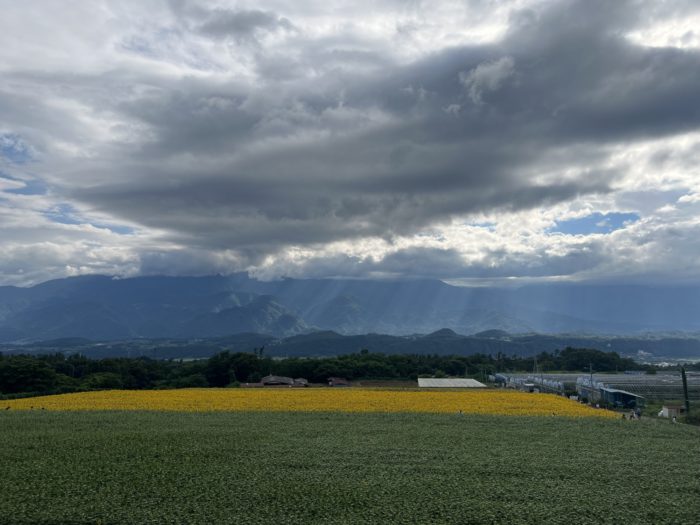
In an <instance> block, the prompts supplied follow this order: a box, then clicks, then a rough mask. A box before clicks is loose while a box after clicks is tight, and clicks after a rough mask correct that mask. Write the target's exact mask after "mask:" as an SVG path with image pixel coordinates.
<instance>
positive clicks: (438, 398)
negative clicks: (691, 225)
mask: <svg viewBox="0 0 700 525" xmlns="http://www.w3.org/2000/svg"><path fill="white" fill-rule="evenodd" d="M4 407H9V408H10V409H13V410H17V409H24V410H27V409H29V410H31V409H39V410H41V409H45V410H165V411H184V412H218V411H222V412H230V411H256V412H257V411H292V412H382V413H384V412H427V413H458V412H461V413H463V414H488V415H520V416H529V415H532V416H568V417H597V418H616V417H618V416H617V415H616V414H615V413H613V412H609V411H605V410H595V409H593V408H590V407H588V406H585V405H582V404H580V403H576V402H573V401H571V400H569V399H566V398H563V397H560V396H555V395H551V394H529V393H525V392H517V391H515V390H505V389H497V390H382V389H360V388H351V389H329V388H309V389H306V388H278V389H242V388H241V389H231V388H192V389H180V390H109V391H101V392H83V393H76V394H62V395H56V396H45V397H35V398H25V399H17V400H12V401H0V408H4Z"/></svg>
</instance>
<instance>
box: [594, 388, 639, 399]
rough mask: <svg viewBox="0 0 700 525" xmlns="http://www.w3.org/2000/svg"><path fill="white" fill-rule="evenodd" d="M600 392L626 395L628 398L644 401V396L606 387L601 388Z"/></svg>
mask: <svg viewBox="0 0 700 525" xmlns="http://www.w3.org/2000/svg"><path fill="white" fill-rule="evenodd" d="M601 390H602V391H604V392H610V393H611V394H627V395H628V396H634V397H641V398H642V399H644V396H640V395H639V394H635V393H634V392H628V391H627V390H619V389H617V388H607V387H603V388H601Z"/></svg>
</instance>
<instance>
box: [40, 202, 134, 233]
mask: <svg viewBox="0 0 700 525" xmlns="http://www.w3.org/2000/svg"><path fill="white" fill-rule="evenodd" d="M44 217H46V218H47V219H49V220H50V221H51V222H55V223H58V224H89V225H90V226H93V227H95V228H100V229H103V230H110V231H111V232H113V233H116V234H119V235H132V234H133V233H134V229H133V228H131V227H129V226H122V225H119V224H109V223H102V222H94V221H89V220H86V219H84V218H83V217H81V216H80V214H79V213H78V211H77V210H76V209H75V208H74V207H73V206H71V205H70V204H67V203H62V204H58V205H57V206H54V207H53V208H51V209H50V210H48V211H45V212H44Z"/></svg>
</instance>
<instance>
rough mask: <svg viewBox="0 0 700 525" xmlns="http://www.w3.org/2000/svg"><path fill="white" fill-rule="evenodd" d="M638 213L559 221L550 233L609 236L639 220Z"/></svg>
mask: <svg viewBox="0 0 700 525" xmlns="http://www.w3.org/2000/svg"><path fill="white" fill-rule="evenodd" d="M639 218H640V217H639V214H637V213H621V212H611V213H605V214H603V213H600V212H596V213H592V214H590V215H587V216H585V217H579V218H576V219H567V220H564V221H557V223H556V224H555V225H554V227H552V228H550V229H549V230H547V231H548V233H564V234H566V235H592V234H595V233H597V234H607V233H612V232H614V231H616V230H621V229H623V228H625V227H626V226H627V225H629V224H632V223H634V222H637V221H638V220H639Z"/></svg>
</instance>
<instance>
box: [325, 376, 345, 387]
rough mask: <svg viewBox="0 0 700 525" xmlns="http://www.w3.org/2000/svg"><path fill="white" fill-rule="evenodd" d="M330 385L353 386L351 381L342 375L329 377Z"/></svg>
mask: <svg viewBox="0 0 700 525" xmlns="http://www.w3.org/2000/svg"><path fill="white" fill-rule="evenodd" d="M328 386H351V385H350V381H348V380H347V379H344V378H342V377H329V378H328Z"/></svg>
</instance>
